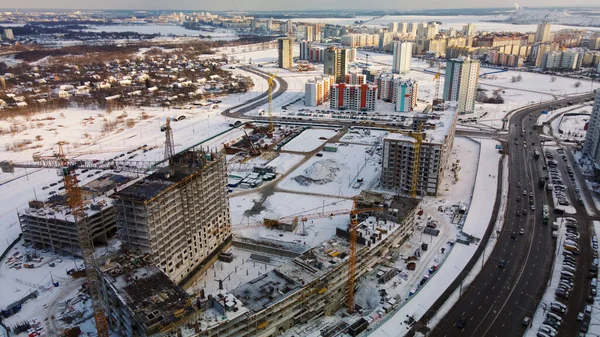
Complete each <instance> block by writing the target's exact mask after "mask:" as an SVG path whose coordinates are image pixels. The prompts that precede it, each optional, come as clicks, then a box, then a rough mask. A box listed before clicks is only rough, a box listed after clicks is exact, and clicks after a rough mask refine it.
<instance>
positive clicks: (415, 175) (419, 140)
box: [380, 122, 423, 198]
mask: <svg viewBox="0 0 600 337" xmlns="http://www.w3.org/2000/svg"><path fill="white" fill-rule="evenodd" d="M380 127H382V128H384V129H385V130H386V131H388V132H390V133H400V134H403V135H405V136H409V137H412V138H414V140H415V143H414V151H413V153H414V157H413V164H412V166H413V167H412V177H411V185H410V197H411V198H416V197H417V187H418V184H419V165H420V160H421V145H422V144H423V122H418V123H417V131H408V130H407V131H404V130H399V129H392V128H390V127H385V126H381V125H380Z"/></svg>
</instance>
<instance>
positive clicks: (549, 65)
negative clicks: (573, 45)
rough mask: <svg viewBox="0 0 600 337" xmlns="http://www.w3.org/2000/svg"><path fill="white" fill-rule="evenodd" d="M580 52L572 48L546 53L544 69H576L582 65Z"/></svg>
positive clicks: (543, 63) (542, 66)
mask: <svg viewBox="0 0 600 337" xmlns="http://www.w3.org/2000/svg"><path fill="white" fill-rule="evenodd" d="M580 61H581V59H579V53H577V52H575V51H570V50H562V51H549V52H546V53H544V57H543V60H542V65H541V68H542V70H550V69H563V70H575V69H578V68H579V65H581V62H580Z"/></svg>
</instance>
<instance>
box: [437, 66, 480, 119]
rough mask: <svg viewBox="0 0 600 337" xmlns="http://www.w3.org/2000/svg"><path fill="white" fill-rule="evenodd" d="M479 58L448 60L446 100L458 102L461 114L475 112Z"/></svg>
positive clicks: (445, 77) (445, 84) (445, 85)
mask: <svg viewBox="0 0 600 337" xmlns="http://www.w3.org/2000/svg"><path fill="white" fill-rule="evenodd" d="M478 82H479V60H472V59H470V58H463V57H459V58H457V59H452V60H448V61H447V62H446V74H445V76H444V100H446V101H456V102H458V106H457V111H458V113H459V114H464V113H474V112H475V98H476V96H477V83H478Z"/></svg>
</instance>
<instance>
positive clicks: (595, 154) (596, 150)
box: [583, 66, 600, 167]
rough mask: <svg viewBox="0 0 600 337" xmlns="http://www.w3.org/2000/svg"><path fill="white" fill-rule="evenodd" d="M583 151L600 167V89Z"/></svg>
mask: <svg viewBox="0 0 600 337" xmlns="http://www.w3.org/2000/svg"><path fill="white" fill-rule="evenodd" d="M599 67H600V66H599ZM583 153H585V154H586V155H587V156H588V157H590V159H592V161H593V162H594V164H595V166H596V167H600V90H598V92H596V99H595V100H594V107H593V108H592V116H591V118H590V121H589V124H588V130H587V134H586V136H585V142H584V143H583Z"/></svg>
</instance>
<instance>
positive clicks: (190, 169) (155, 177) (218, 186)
mask: <svg viewBox="0 0 600 337" xmlns="http://www.w3.org/2000/svg"><path fill="white" fill-rule="evenodd" d="M113 198H115V199H116V201H115V207H117V211H118V229H119V234H120V236H121V240H122V241H123V244H124V245H125V246H127V247H130V248H132V249H139V250H140V251H142V252H147V253H150V254H151V256H152V261H153V263H154V265H155V266H157V267H158V268H160V269H161V270H162V271H163V272H164V273H165V274H167V276H169V278H171V279H172V280H173V281H175V282H178V283H183V282H185V280H186V278H187V277H188V276H189V275H191V274H193V273H194V272H195V271H196V270H197V269H199V268H201V267H202V266H203V265H204V264H205V263H206V261H208V260H209V259H210V258H211V257H213V256H214V255H215V254H217V253H218V252H219V251H220V250H221V249H222V248H223V247H224V246H225V245H227V244H228V243H229V242H230V240H231V223H230V222H231V220H230V214H229V201H228V198H227V169H226V161H225V156H224V155H223V154H220V153H208V152H205V151H202V150H194V151H192V150H189V151H186V152H183V153H180V154H177V155H176V156H174V157H173V158H171V160H170V164H169V165H168V167H166V168H165V169H164V170H160V171H158V172H156V173H154V174H152V175H150V176H148V177H145V178H143V179H142V180H140V181H138V182H136V183H135V184H132V185H130V186H128V187H126V188H124V189H123V190H121V191H118V192H117V193H115V194H113Z"/></svg>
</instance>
